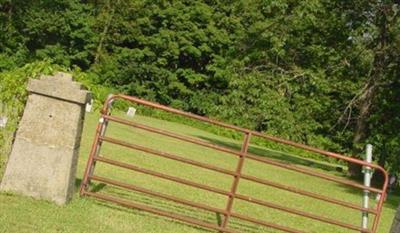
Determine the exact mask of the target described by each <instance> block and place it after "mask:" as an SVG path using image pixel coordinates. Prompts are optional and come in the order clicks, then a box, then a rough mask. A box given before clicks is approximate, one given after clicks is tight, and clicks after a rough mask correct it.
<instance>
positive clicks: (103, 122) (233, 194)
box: [80, 95, 388, 233]
mask: <svg viewBox="0 0 400 233" xmlns="http://www.w3.org/2000/svg"><path fill="white" fill-rule="evenodd" d="M116 99H121V100H127V101H130V102H133V103H136V104H140V105H144V106H147V107H151V108H155V109H159V110H163V111H166V112H170V113H174V114H177V115H181V116H185V117H188V118H192V119H196V120H200V121H203V122H207V123H211V124H214V125H217V126H220V127H224V128H228V129H231V130H235V131H237V132H241V133H243V134H244V139H243V144H242V149H241V151H236V150H233V149H229V148H226V147H223V146H218V145H215V144H212V143H208V142H205V141H203V140H199V139H197V138H194V137H188V136H184V135H180V134H176V133H174V132H170V131H166V130H162V129H157V128H153V127H150V126H147V125H142V124H139V123H136V122H132V121H129V120H125V119H122V118H119V117H116V116H111V105H112V103H113V101H114V100H116ZM101 113H102V115H101V118H100V121H99V124H98V126H97V129H96V135H95V138H94V142H93V146H92V149H91V152H90V155H89V159H88V162H87V166H86V170H85V173H84V177H83V182H82V184H81V188H80V194H81V195H87V196H92V197H95V198H98V199H101V200H105V201H110V202H114V203H117V204H119V205H122V206H125V207H129V208H137V209H141V210H144V211H148V212H150V213H153V214H158V215H161V216H165V217H170V218H173V219H177V220H180V221H183V222H186V223H190V224H194V225H198V226H201V227H204V228H208V229H212V230H216V231H219V232H237V230H234V229H231V228H228V227H227V225H228V221H229V219H230V217H234V218H237V219H241V220H244V221H247V222H251V223H255V224H259V225H262V226H265V227H269V228H273V229H277V230H280V231H283V232H292V233H299V232H304V231H301V230H298V229H293V228H290V227H286V226H281V225H278V224H275V223H271V222H267V221H264V220H260V219H254V218H252V217H248V216H245V215H242V214H239V213H235V212H233V211H232V207H233V202H234V200H235V199H238V200H243V201H246V202H250V203H254V204H257V205H260V206H264V207H267V208H272V209H276V210H280V211H283V212H287V213H290V214H294V215H298V216H303V217H305V218H309V219H313V220H316V221H320V222H323V223H328V224H332V225H336V226H339V227H343V228H347V229H350V230H353V231H358V232H368V233H375V232H376V231H377V227H378V223H379V219H380V216H381V212H382V206H383V201H384V200H385V195H386V189H387V183H388V174H387V172H386V171H385V170H384V169H383V168H382V167H380V166H378V165H375V164H372V163H367V162H364V161H362V160H357V159H354V158H350V157H347V156H344V155H340V154H336V153H332V152H328V151H324V150H320V149H317V148H313V147H310V146H307V145H303V144H299V143H295V142H292V141H288V140H284V139H280V138H277V137H273V136H269V135H265V134H262V133H260V132H256V131H252V130H248V129H245V128H240V127H237V126H233V125H229V124H226V123H222V122H219V121H215V120H212V119H209V118H206V117H202V116H198V115H195V114H191V113H187V112H183V111H180V110H177V109H173V108H169V107H166V106H163V105H159V104H157V103H153V102H149V101H146V100H142V99H139V98H136V97H132V96H125V95H111V96H109V98H108V99H107V100H106V102H105V103H104V107H103V109H102V111H101ZM108 122H117V123H119V124H123V125H127V126H130V127H135V128H139V129H142V130H146V131H149V132H153V133H156V134H160V135H164V136H168V137H171V138H175V139H178V140H181V141H185V142H189V143H193V144H197V145H200V146H204V147H207V148H211V149H214V150H217V151H220V152H226V153H228V154H231V155H232V156H236V157H238V158H239V160H238V163H237V167H236V170H235V171H231V170H228V169H224V168H220V167H218V166H214V165H210V164H206V163H203V162H198V161H195V160H191V159H187V158H183V157H180V156H177V155H174V154H170V153H166V152H162V151H157V150H154V149H151V148H147V147H143V146H140V145H136V144H132V143H127V142H124V141H121V140H117V139H114V138H110V137H107V136H105V131H106V128H107V123H108ZM251 137H260V138H263V139H266V140H270V141H273V142H277V143H282V144H286V145H290V146H293V147H297V148H301V149H304V150H307V151H310V152H315V153H319V154H321V155H325V156H328V157H331V158H335V159H338V160H343V161H347V162H349V163H354V164H359V165H362V166H364V167H369V168H372V169H374V170H375V171H379V172H381V173H382V174H383V176H384V184H383V187H382V188H381V189H378V188H372V187H366V186H364V185H361V184H358V183H356V182H353V181H350V180H346V179H343V178H338V177H336V176H332V175H327V174H324V173H321V172H316V171H315V170H311V169H306V168H302V167H298V166H293V165H290V164H285V163H281V162H278V161H275V160H272V159H267V158H264V157H260V156H257V155H254V154H251V153H249V152H248V147H249V142H250V138H251ZM102 142H108V143H111V144H117V145H120V146H123V147H126V148H130V149H134V150H138V151H143V152H147V153H150V154H153V155H155V156H161V157H164V158H168V159H171V160H175V161H178V162H181V163H184V164H191V165H194V166H197V167H200V168H204V169H208V170H212V171H215V172H219V173H222V174H227V175H230V176H232V177H233V182H232V186H231V189H230V190H229V191H228V190H223V189H219V188H215V187H211V186H208V185H204V184H199V183H196V182H193V181H190V180H186V179H183V178H179V177H175V176H170V175H167V174H163V173H159V172H156V171H152V170H148V169H144V168H141V167H138V166H135V165H133V164H127V163H123V162H119V161H115V160H111V159H108V158H105V157H103V156H101V155H100V147H101V144H102ZM245 160H253V161H257V162H260V163H265V164H269V165H272V166H276V167H280V168H283V169H287V170H291V171H296V172H300V173H302V174H306V175H309V176H313V177H318V178H321V179H325V180H329V181H332V182H336V183H339V184H343V185H346V186H350V187H353V188H357V189H360V190H368V191H369V192H372V193H377V194H380V195H381V198H380V200H379V202H378V204H377V205H376V207H375V208H363V207H361V206H360V205H356V204H354V203H350V202H346V201H343V200H339V199H335V198H332V197H329V196H324V195H320V194H317V193H313V192H310V191H307V190H302V189H298V188H295V187H290V186H287V185H284V184H281V183H277V182H272V181H269V180H266V179H261V178H257V177H254V176H250V175H246V174H243V173H242V168H243V163H244V161H245ZM96 162H102V163H106V164H110V165H113V166H117V167H121V168H125V169H130V170H134V171H136V172H140V173H144V174H147V175H151V176H154V177H158V178H161V179H165V180H169V181H173V182H176V183H180V184H183V185H188V186H192V187H195V188H198V189H202V190H206V191H209V192H213V193H218V194H221V195H225V196H226V197H227V198H228V202H227V205H226V208H225V209H220V208H215V207H212V206H208V205H205V204H201V203H195V202H192V201H188V200H185V199H181V198H178V197H174V196H171V195H167V194H163V193H159V192H154V191H152V190H148V189H145V188H141V187H138V186H135V185H132V184H126V183H122V182H119V181H115V180H112V179H108V178H106V177H99V176H96V175H94V167H95V166H94V165H95V163H96ZM241 179H243V180H247V181H252V182H255V183H258V184H263V185H266V186H270V187H274V188H277V189H281V190H286V191H288V192H292V193H296V194H299V195H303V196H307V197H310V198H314V199H317V200H321V201H324V202H328V203H331V204H335V205H339V206H343V207H346V208H350V209H354V210H358V211H360V212H367V213H370V214H372V215H375V217H374V221H373V223H372V227H371V229H364V228H361V227H360V226H357V225H353V224H348V223H344V222H341V221H338V220H335V219H331V218H327V217H322V216H319V215H315V214H312V213H308V212H305V211H301V210H297V209H292V208H288V207H285V206H283V205H278V204H275V203H271V202H268V201H266V200H259V199H256V198H253V197H251V196H245V195H242V194H239V193H237V188H238V184H239V181H240V180H241ZM91 180H94V181H98V182H102V183H105V184H110V185H113V186H117V187H120V188H124V189H127V190H133V191H137V192H142V193H145V194H148V195H152V196H155V197H160V198H163V199H166V200H170V201H174V202H176V203H180V204H184V205H188V206H191V207H195V208H199V209H202V210H206V211H211V212H215V213H219V214H222V215H223V216H224V219H223V221H222V223H221V224H219V225H218V224H211V223H208V222H204V221H201V220H198V219H195V218H192V217H187V216H183V215H178V214H175V213H172V212H168V211H164V210H160V209H156V208H153V207H149V206H146V205H143V204H137V203H132V202H129V201H126V200H122V199H118V198H115V197H111V196H107V195H105V194H100V193H96V192H91V191H89V190H88V184H89V182H90V181H91Z"/></svg>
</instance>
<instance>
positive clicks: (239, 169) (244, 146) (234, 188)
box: [221, 132, 251, 228]
mask: <svg viewBox="0 0 400 233" xmlns="http://www.w3.org/2000/svg"><path fill="white" fill-rule="evenodd" d="M250 137H251V133H250V132H246V133H245V137H244V140H243V144H242V149H241V153H242V154H241V155H240V157H239V161H238V164H237V167H236V175H235V178H234V180H233V183H232V187H231V194H232V196H230V197H229V200H228V204H227V206H226V211H227V214H226V216H225V219H224V221H223V223H222V225H221V227H223V228H226V226H227V224H228V221H229V218H230V217H231V211H232V207H233V201H234V199H235V194H236V191H237V188H238V185H239V180H240V176H241V174H242V168H243V164H244V160H245V158H246V154H247V150H248V149H249V143H250Z"/></svg>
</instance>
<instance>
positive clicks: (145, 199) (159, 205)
mask: <svg viewBox="0 0 400 233" xmlns="http://www.w3.org/2000/svg"><path fill="white" fill-rule="evenodd" d="M76 183H77V184H80V180H79V179H77V182H76ZM91 186H92V192H100V191H101V193H102V194H105V195H108V196H112V197H116V198H118V199H122V200H125V201H129V202H132V203H139V204H141V205H145V206H147V207H150V208H153V209H158V210H162V211H165V212H169V213H175V214H177V215H180V216H185V217H189V218H192V219H195V220H198V221H202V222H206V223H211V224H215V225H220V224H221V223H222V220H223V218H224V216H223V215H220V214H218V213H214V212H211V211H206V210H201V209H198V208H195V207H190V206H187V205H183V204H179V203H176V202H173V201H169V200H165V199H162V198H158V197H154V196H151V195H147V194H144V193H140V192H135V191H127V190H125V189H121V188H118V187H112V186H105V185H104V184H102V183H98V184H92V185H91ZM91 199H93V200H95V203H96V204H97V205H100V206H104V207H107V208H109V209H112V210H114V211H122V212H125V213H129V214H135V215H139V216H142V217H151V218H155V219H161V220H163V221H167V222H173V223H175V224H179V225H184V226H187V227H191V228H194V229H198V230H199V231H200V230H201V231H202V232H215V231H210V230H208V229H205V228H202V227H200V226H196V225H192V224H188V223H185V222H181V221H178V220H174V219H172V218H168V217H166V218H164V217H162V216H159V215H155V214H151V213H148V212H146V211H142V210H140V209H136V208H127V207H123V206H120V205H118V204H114V203H111V202H106V201H102V200H98V199H96V198H91ZM228 227H231V228H232V229H236V230H239V231H240V232H250V233H260V232H262V231H260V230H259V229H258V228H257V227H255V226H252V225H250V224H247V223H246V222H243V221H238V220H236V219H231V221H230V222H229V225H228Z"/></svg>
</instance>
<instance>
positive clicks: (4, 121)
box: [0, 116, 8, 128]
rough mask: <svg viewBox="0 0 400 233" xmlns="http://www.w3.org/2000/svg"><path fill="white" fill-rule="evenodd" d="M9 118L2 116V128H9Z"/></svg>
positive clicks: (0, 122) (0, 118) (0, 123)
mask: <svg viewBox="0 0 400 233" xmlns="http://www.w3.org/2000/svg"><path fill="white" fill-rule="evenodd" d="M7 121H8V118H7V117H6V116H0V128H5V127H6V126H7Z"/></svg>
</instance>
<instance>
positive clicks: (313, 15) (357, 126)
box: [0, 0, 400, 172]
mask: <svg viewBox="0 0 400 233" xmlns="http://www.w3.org/2000/svg"><path fill="white" fill-rule="evenodd" d="M399 9H400V8H399V5H398V4H397V3H395V1H366V0H356V1H341V0H335V1H327V0H310V1H292V0H276V1H272V0H269V1H258V0H254V1H250V0H235V1H208V0H196V1H163V0H159V1H136V0H116V1H111V0H96V1H78V0H69V1H61V0H55V1H21V0H14V1H10V0H1V1H0V32H1V33H0V72H2V73H9V74H12V75H13V77H14V80H13V81H11V80H9V79H4V78H3V77H5V76H0V77H2V80H0V83H1V82H3V83H4V80H6V83H7V86H6V88H7V90H2V92H3V91H5V92H6V93H7V92H9V93H13V94H12V95H14V93H16V91H17V90H20V92H18V93H23V86H24V85H23V84H22V83H23V82H24V80H26V79H25V77H21V76H19V75H14V74H13V72H16V74H18V73H19V72H21V71H18V69H17V68H18V67H23V66H24V65H25V64H27V63H32V62H36V61H41V60H43V59H46V60H47V61H50V62H49V63H51V64H52V65H49V67H52V66H53V65H57V66H58V67H59V68H62V69H67V70H78V71H79V70H82V72H80V73H81V76H80V77H81V79H80V80H82V81H84V82H86V84H87V85H88V86H91V87H92V88H93V90H94V92H95V94H96V97H97V99H98V100H101V99H102V98H103V97H104V96H105V95H106V94H105V91H104V90H103V89H102V88H97V87H98V85H102V86H107V87H110V88H114V89H116V90H118V91H119V92H123V93H126V94H129V95H135V96H140V97H143V98H146V99H150V100H155V101H158V102H160V103H163V104H167V105H171V106H173V107H177V108H180V109H183V110H187V111H191V112H194V113H197V114H202V115H209V116H211V117H215V118H219V119H221V120H225V121H228V122H231V123H234V124H237V125H241V126H244V127H249V128H252V129H256V130H259V131H263V132H266V133H268V134H273V135H279V136H281V137H285V138H289V139H292V140H295V141H297V142H302V143H306V144H310V145H314V146H318V147H322V148H325V149H329V150H334V151H338V152H343V153H349V154H354V156H360V154H361V153H362V147H363V146H364V145H365V144H366V143H367V142H370V143H372V144H373V145H375V148H376V150H375V154H376V155H377V157H376V158H377V162H379V164H381V165H384V166H385V167H386V168H388V169H390V170H391V171H392V172H398V171H400V163H399V162H398V159H397V156H398V154H400V149H399V148H400V134H399V133H398V132H397V129H398V128H399V127H400V114H399V113H400V101H399V100H400V79H399V69H400V20H399V17H398V15H399ZM33 64H37V63H33ZM19 70H20V69H19ZM38 70H40V69H38ZM27 74H29V72H28V73H27ZM10 85H11V86H12V85H15V86H16V87H17V88H16V89H12V88H11V87H10ZM8 88H11V89H12V90H11V89H10V90H11V91H10V90H8ZM1 96H2V99H1V100H2V101H3V102H4V101H5V100H8V99H3V97H4V95H3V94H2V95H1Z"/></svg>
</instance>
